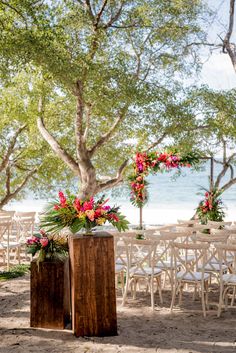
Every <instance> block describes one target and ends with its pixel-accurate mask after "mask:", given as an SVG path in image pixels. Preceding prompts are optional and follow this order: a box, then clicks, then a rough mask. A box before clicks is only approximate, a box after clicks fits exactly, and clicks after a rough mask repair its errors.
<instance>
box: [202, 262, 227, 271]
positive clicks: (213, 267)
mask: <svg viewBox="0 0 236 353" xmlns="http://www.w3.org/2000/svg"><path fill="white" fill-rule="evenodd" d="M198 269H199V270H201V269H202V266H201V265H199V266H198ZM222 270H223V272H224V271H227V270H228V266H226V265H222ZM205 271H215V272H220V264H219V263H216V262H212V263H209V264H207V265H206V266H205Z"/></svg>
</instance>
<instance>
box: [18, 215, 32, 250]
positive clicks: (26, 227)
mask: <svg viewBox="0 0 236 353" xmlns="http://www.w3.org/2000/svg"><path fill="white" fill-rule="evenodd" d="M35 216H36V212H16V213H15V216H14V219H15V222H16V227H17V236H18V241H19V242H20V243H21V244H25V242H26V240H27V239H28V238H30V237H32V235H33V232H34V226H35Z"/></svg>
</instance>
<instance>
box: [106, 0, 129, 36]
mask: <svg viewBox="0 0 236 353" xmlns="http://www.w3.org/2000/svg"><path fill="white" fill-rule="evenodd" d="M124 3H125V2H124V1H122V2H121V5H120V7H119V9H118V10H117V13H116V14H115V15H114V16H112V17H111V19H110V20H109V21H108V22H107V23H106V24H105V25H104V26H103V28H104V29H107V28H109V27H111V26H112V25H113V23H115V22H116V21H117V20H118V19H119V17H120V15H121V12H122V9H123V6H124Z"/></svg>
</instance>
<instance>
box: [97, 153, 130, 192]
mask: <svg viewBox="0 0 236 353" xmlns="http://www.w3.org/2000/svg"><path fill="white" fill-rule="evenodd" d="M128 162H129V160H128V159H126V160H125V161H124V162H123V163H122V164H121V166H120V168H119V170H118V172H117V175H116V177H115V178H112V179H109V180H107V181H106V182H104V183H101V184H99V185H98V189H97V192H101V191H104V190H106V189H110V188H111V187H113V186H115V185H117V184H119V183H121V182H122V180H123V174H124V171H125V168H126V167H127V165H128Z"/></svg>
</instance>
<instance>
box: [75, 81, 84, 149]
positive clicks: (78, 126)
mask: <svg viewBox="0 0 236 353" xmlns="http://www.w3.org/2000/svg"><path fill="white" fill-rule="evenodd" d="M76 97H77V107H76V116H75V139H76V143H77V150H78V149H80V148H81V145H82V143H83V141H82V136H83V115H84V100H83V84H82V82H81V81H80V80H77V82H76Z"/></svg>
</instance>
